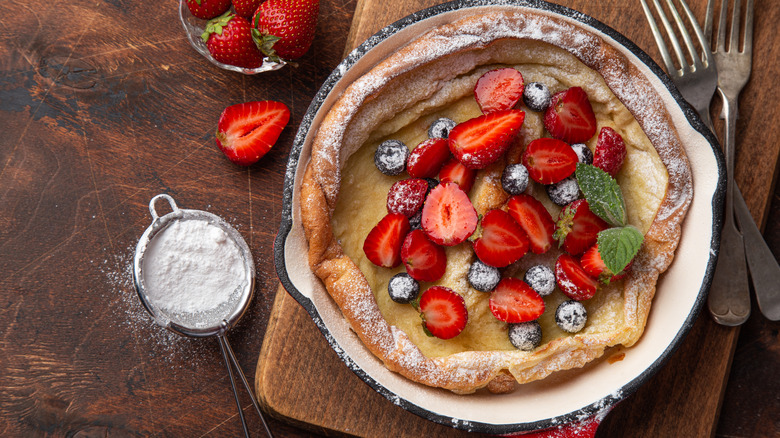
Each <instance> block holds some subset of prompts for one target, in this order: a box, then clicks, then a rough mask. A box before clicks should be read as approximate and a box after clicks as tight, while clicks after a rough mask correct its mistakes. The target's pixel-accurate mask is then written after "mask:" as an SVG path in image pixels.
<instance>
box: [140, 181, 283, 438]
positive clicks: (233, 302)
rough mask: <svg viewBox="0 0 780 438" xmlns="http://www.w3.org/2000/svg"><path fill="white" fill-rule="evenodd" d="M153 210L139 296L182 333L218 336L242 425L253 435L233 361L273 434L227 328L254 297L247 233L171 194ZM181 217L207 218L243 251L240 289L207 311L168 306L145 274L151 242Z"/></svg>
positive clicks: (167, 325) (143, 238) (144, 239)
mask: <svg viewBox="0 0 780 438" xmlns="http://www.w3.org/2000/svg"><path fill="white" fill-rule="evenodd" d="M160 200H165V201H167V202H168V205H169V206H170V208H171V210H172V211H171V212H170V213H168V214H165V215H163V216H160V215H159V214H158V213H157V210H156V207H155V204H156V203H157V202H158V201H160ZM149 212H150V213H151V215H152V224H151V225H150V226H149V227H148V228H147V229H146V231H144V233H143V235H142V236H141V238H140V239H139V241H138V245H136V249H135V256H134V258H133V281H134V283H135V288H136V291H137V292H138V296H139V298H140V299H141V303H143V305H144V308H145V309H146V310H147V312H149V314H150V315H151V316H152V318H154V321H155V323H157V324H158V325H160V326H162V327H164V328H166V329H168V330H170V331H172V332H174V333H176V334H178V335H181V336H188V337H195V338H204V337H212V336H214V337H216V338H217V341H219V346H220V350H221V351H222V357H223V358H224V360H225V366H226V368H227V370H228V374H229V376H230V385H231V386H232V388H233V395H234V396H235V399H236V405H237V406H238V414H239V417H240V419H241V425H242V426H243V428H244V434H245V435H246V436H247V437H249V429H248V427H247V424H246V419H245V418H244V414H243V410H242V409H241V403H240V401H239V399H238V390H237V389H236V383H235V379H234V377H233V368H232V367H231V362H232V364H233V366H234V367H235V368H236V371H238V375H239V377H240V378H241V381H242V383H243V384H244V387H245V388H246V391H247V392H248V393H249V397H250V398H251V400H252V404H253V405H254V407H255V409H256V410H257V413H258V414H259V415H260V419H261V420H262V422H263V427H264V428H265V432H266V433H267V434H268V436H269V437H271V436H272V435H271V431H270V430H269V428H268V424H267V423H266V421H265V418H264V417H263V414H262V412H261V411H260V406H259V405H258V403H257V399H256V398H255V396H254V394H253V392H252V389H251V387H250V386H249V383H248V382H247V379H246V376H245V375H244V372H243V371H242V370H241V367H240V366H239V364H238V361H237V360H236V357H235V354H234V353H233V349H232V348H231V347H230V343H229V342H228V340H227V337H226V334H227V331H228V330H229V329H230V328H231V327H233V326H234V325H235V324H236V323H237V322H238V320H239V319H241V317H242V316H243V315H244V313H245V312H246V309H247V307H249V303H250V302H251V301H252V296H253V293H254V282H255V269H254V261H253V259H252V253H251V252H250V251H249V247H248V246H247V244H246V242H245V241H244V239H243V237H241V234H239V232H238V231H237V230H236V229H235V228H233V227H232V226H230V224H228V223H227V222H225V220H223V219H222V218H220V217H219V216H217V215H215V214H212V213H209V212H207V211H202V210H186V209H180V208H179V207H178V206H177V205H176V202H175V201H174V200H173V198H172V197H170V196H168V195H165V194H160V195H157V196H155V197H153V198H152V200H151V201H149ZM179 221H204V222H207V223H208V225H210V226H215V227H217V228H219V229H220V230H222V231H223V232H224V233H225V234H226V235H227V237H228V238H229V239H230V240H231V241H232V243H234V244H235V245H236V247H237V248H238V251H239V253H240V255H241V257H240V258H241V261H242V262H243V275H242V278H241V279H240V281H239V283H238V286H237V287H236V289H235V290H233V291H231V294H230V297H229V299H227V300H224V301H223V302H220V303H218V305H216V306H212V307H211V308H209V309H207V310H204V311H197V312H187V311H171V310H170V309H166V308H165V307H164V306H161V305H159V304H160V303H159V302H156V300H155V298H154V297H152V296H151V294H150V293H149V289H148V287H147V286H148V285H147V284H146V279H145V277H144V261H145V258H144V256H145V255H146V254H147V250H148V249H149V247H150V245H151V244H152V242H153V241H154V239H155V238H156V237H157V236H159V235H160V233H161V232H162V231H164V230H165V229H167V228H168V227H169V226H171V225H173V224H174V223H176V222H179Z"/></svg>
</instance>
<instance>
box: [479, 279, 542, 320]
mask: <svg viewBox="0 0 780 438" xmlns="http://www.w3.org/2000/svg"><path fill="white" fill-rule="evenodd" d="M489 305H490V311H491V312H492V313H493V315H494V316H495V317H496V318H498V319H499V320H501V321H504V322H508V323H518V322H528V321H534V320H536V319H539V317H540V316H542V313H544V299H542V296H541V295H539V293H538V292H536V291H535V290H533V289H531V286H529V285H528V284H527V283H526V282H524V281H523V280H520V279H518V278H514V277H506V278H503V279H502V280H501V281H500V282H499V283H498V286H496V288H495V289H494V290H493V292H491V294H490V302H489Z"/></svg>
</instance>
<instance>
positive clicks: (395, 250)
mask: <svg viewBox="0 0 780 438" xmlns="http://www.w3.org/2000/svg"><path fill="white" fill-rule="evenodd" d="M409 228H410V226H409V219H408V218H407V217H406V216H404V215H402V214H400V213H389V214H387V215H386V216H385V217H383V218H382V220H380V221H379V223H378V224H376V226H374V228H373V229H372V230H371V231H370V232H369V233H368V236H367V237H366V240H365V241H364V242H363V252H364V253H365V254H366V257H368V259H369V260H370V261H371V263H373V264H375V265H377V266H381V267H383V268H394V267H396V266H398V265H400V264H401V245H403V243H404V238H405V237H406V234H407V233H408V232H409Z"/></svg>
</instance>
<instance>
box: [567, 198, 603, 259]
mask: <svg viewBox="0 0 780 438" xmlns="http://www.w3.org/2000/svg"><path fill="white" fill-rule="evenodd" d="M557 226H558V229H557V230H555V235H554V236H553V237H554V238H555V239H556V240H558V244H559V245H562V246H563V249H564V250H565V251H566V252H568V253H569V254H572V255H578V254H582V253H583V252H585V250H586V249H588V248H590V247H591V246H592V245H593V244H594V243H596V239H598V234H599V231H601V230H606V229H607V228H609V224H607V223H606V222H604V220H603V219H601V218H600V217H598V216H596V215H595V214H594V213H593V212H592V211H590V207H589V205H588V201H586V200H585V199H578V200H576V201H574V202H572V203H571V204H569V205H567V206H566V207H564V208H563V210H561V213H560V214H559V215H558V223H557Z"/></svg>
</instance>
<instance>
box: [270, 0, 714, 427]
mask: <svg viewBox="0 0 780 438" xmlns="http://www.w3.org/2000/svg"><path fill="white" fill-rule="evenodd" d="M489 5H501V6H513V7H514V6H517V7H525V8H531V9H536V10H539V11H546V12H549V13H552V14H556V15H559V16H563V17H568V18H570V19H572V20H575V21H577V22H579V24H581V25H584V26H586V27H590V28H592V29H591V30H593V31H595V32H597V33H601V34H603V36H605V37H607V38H611V39H612V40H614V41H615V43H616V44H617V45H620V46H623V47H624V48H625V49H627V50H628V51H629V52H631V53H632V54H633V55H634V56H635V57H636V58H638V63H637V64H638V65H639V64H642V65H643V67H646V68H647V69H648V70H649V71H650V73H651V74H652V75H654V76H656V77H657V79H658V80H659V81H660V83H662V84H663V86H664V87H665V88H666V89H667V91H668V93H669V95H670V96H671V98H672V99H673V101H674V102H675V103H676V105H677V108H669V110H670V112H671V111H672V110H675V111H679V112H680V114H682V117H683V118H684V120H685V121H687V123H688V124H689V125H690V126H689V127H690V128H691V129H692V130H693V131H695V133H697V135H699V136H700V138H699V139H697V141H696V145H695V146H696V150H695V151H692V150H689V148H690V147H691V146H689V145H688V144H686V152H687V153H688V154H689V158H691V163H692V165H695V164H696V161H697V160H698V161H701V160H702V159H703V160H704V161H705V162H706V163H707V164H706V165H707V166H708V168H707V169H703V170H702V169H700V171H702V174H703V175H709V178H710V179H711V180H712V181H711V184H710V185H709V186H707V189H706V190H704V191H703V192H701V191H700V190H698V188H697V187H695V188H694V190H695V194H694V197H695V198H694V199H695V200H696V198H697V197H698V198H699V199H702V197H704V199H703V201H700V202H699V205H701V206H702V207H699V208H701V210H703V213H704V215H705V217H706V218H707V220H708V222H709V223H706V224H704V225H709V227H701V225H702V224H700V223H699V224H697V225H699V228H705V232H706V233H707V235H706V236H705V237H708V241H705V242H703V245H708V246H707V248H706V254H707V255H708V260H707V264H706V268H705V269H704V272H703V274H702V278H701V284H700V287H699V289H698V291H695V294H696V295H695V297H692V298H693V299H692V301H691V306H690V308H689V311H688V313H687V315H685V317H684V318H683V320H682V323H681V324H680V325H679V327H678V329H677V331H676V333H675V334H674V336H673V337H672V340H671V342H670V343H669V344H668V345H667V346H666V348H665V349H664V350H663V351H662V353H661V354H659V355H658V356H657V357H655V359H654V360H653V361H652V363H651V364H650V365H649V366H647V367H646V368H644V369H642V370H641V371H639V372H637V374H636V376H635V377H634V378H633V379H632V380H630V381H629V382H627V383H626V384H625V385H623V386H622V387H621V388H620V390H619V391H614V392H612V393H610V394H608V395H606V396H604V397H600V398H599V399H598V400H594V401H593V402H592V403H590V404H588V405H587V406H583V407H581V408H580V409H577V410H575V411H572V412H569V413H566V414H562V415H556V416H552V417H550V418H546V419H541V420H538V421H531V422H518V423H511V422H510V423H501V424H494V423H490V422H480V421H472V420H464V419H462V418H456V417H454V416H450V415H443V414H441V413H438V412H436V411H435V410H434V409H431V408H430V407H426V406H421V405H420V404H417V403H413V402H410V401H409V400H407V399H405V398H403V397H399V396H398V395H397V394H395V393H394V392H393V391H392V390H391V389H389V388H387V387H386V386H385V385H383V384H381V383H380V382H379V381H378V380H377V379H376V378H375V377H374V376H372V375H371V374H370V373H368V372H367V371H366V370H364V369H363V368H362V367H361V366H360V365H358V363H356V361H355V360H354V358H352V357H350V355H349V354H348V353H347V352H346V351H345V349H344V348H343V346H342V345H340V344H339V342H338V341H337V339H336V338H335V337H334V336H333V334H332V333H331V329H330V328H329V327H328V326H327V324H326V322H325V321H324V319H323V317H322V315H321V314H320V311H318V309H317V307H316V306H315V303H314V302H313V301H312V300H311V299H310V298H309V296H307V293H308V292H310V291H301V290H300V289H299V286H297V285H296V284H295V281H294V279H293V278H291V277H293V276H295V275H298V274H297V272H296V271H297V270H301V269H302V270H307V269H308V264H307V261H306V260H307V256H306V252H305V251H306V248H301V247H300V245H299V244H295V245H293V244H290V242H291V240H292V239H290V236H291V233H293V234H294V233H295V232H294V227H296V226H297V227H298V228H300V227H301V225H300V223H299V222H298V221H296V218H295V215H296V209H295V208H294V199H295V194H296V191H297V190H298V189H299V183H300V181H299V178H300V176H301V175H302V172H301V171H300V169H303V168H305V165H306V162H307V161H308V156H303V157H302V153H306V154H307V153H308V151H307V149H306V147H307V146H308V142H309V141H310V139H311V136H312V134H313V132H310V130H312V131H316V125H315V123H316V120H317V116H318V111H319V110H320V109H321V108H322V107H323V104H325V103H326V102H327V103H329V102H330V99H332V96H329V95H330V93H331V91H333V90H334V89H336V90H337V92H340V91H341V90H340V89H339V88H341V89H343V87H344V85H343V84H341V83H340V81H341V80H342V79H344V81H345V82H346V81H349V80H350V79H352V80H353V79H354V78H350V77H349V73H350V69H351V68H352V67H353V66H355V65H356V64H357V63H359V62H360V61H361V59H363V58H364V57H366V55H367V54H369V55H370V54H371V51H372V49H374V48H376V47H377V46H378V45H380V44H381V43H382V42H384V41H386V40H387V39H388V38H391V37H393V36H394V35H396V34H398V33H399V32H402V31H404V30H406V29H408V28H409V27H410V26H414V25H415V24H419V23H422V22H424V21H425V20H427V19H430V18H435V17H437V16H439V15H441V14H447V13H449V12H453V11H459V10H464V9H467V8H473V7H482V6H489ZM325 110H327V108H325ZM312 128H313V129H312ZM305 151H306V152H305ZM702 156H703V157H704V158H701V157H702ZM299 167H300V169H299ZM724 169H725V168H724V163H723V156H722V153H721V150H720V147H719V146H718V142H717V139H716V138H715V137H714V136H713V134H712V133H711V132H710V131H709V130H708V129H707V128H706V127H705V125H704V124H703V122H702V121H701V119H700V118H699V117H698V115H697V113H696V112H695V111H694V109H693V108H692V107H691V106H690V105H689V104H688V103H687V102H685V101H684V100H683V98H682V95H680V93H679V91H678V90H677V88H676V87H675V86H674V84H673V83H672V81H671V79H669V77H668V76H666V74H665V73H664V72H663V70H662V69H661V68H660V67H659V66H658V65H657V64H656V63H655V62H654V61H653V60H652V59H651V58H650V57H649V56H648V55H647V54H646V53H645V52H643V51H642V50H641V49H640V48H639V47H637V46H636V45H635V44H634V43H632V42H631V41H629V40H628V39H627V38H626V37H624V36H623V35H621V34H620V33H618V32H617V31H615V30H614V29H612V28H610V27H609V26H607V25H605V24H603V23H601V22H599V21H598V20H596V19H594V18H592V17H589V16H587V15H584V14H582V13H580V12H577V11H574V10H572V9H569V8H566V7H563V6H559V5H555V4H551V3H547V2H544V1H541V0H506V1H490V0H456V1H452V2H449V3H444V4H441V5H438V6H434V7H431V8H428V9H424V10H421V11H419V12H416V13H414V14H412V15H409V16H407V17H405V18H403V19H401V20H399V21H397V22H395V23H393V24H391V25H389V26H387V27H385V28H384V29H382V30H380V31H379V32H377V33H376V34H375V35H374V36H372V37H371V38H369V39H368V40H366V41H365V42H364V43H363V44H361V45H360V46H359V47H358V48H356V49H355V50H354V51H353V52H352V53H350V54H349V55H348V56H347V58H346V59H344V60H343V61H342V62H341V63H340V64H339V65H338V67H337V68H336V69H335V70H334V71H333V73H331V75H330V76H329V77H328V78H327V79H326V81H325V83H324V84H323V86H322V88H320V90H319V92H318V93H317V95H316V96H315V98H314V100H313V101H312V103H311V105H310V106H309V109H308V111H307V112H306V114H305V116H304V118H303V120H302V121H301V125H300V127H299V130H298V133H297V135H296V137H295V140H294V143H293V146H292V149H291V151H290V157H289V161H288V165H287V173H286V176H285V183H284V194H283V210H282V221H281V225H280V229H279V233H278V234H277V237H276V241H275V244H274V260H275V264H276V271H277V275H278V276H279V279H280V281H281V283H282V285H283V286H284V288H285V289H286V290H287V292H288V293H290V295H292V296H293V298H295V299H296V300H297V301H298V302H299V303H300V304H301V306H303V308H304V309H306V311H307V312H308V313H309V315H310V316H311V318H312V320H313V321H314V322H315V324H316V325H317V327H318V328H319V329H320V331H321V332H322V334H323V335H324V336H325V338H326V339H327V340H328V342H329V344H330V345H331V347H332V348H333V349H334V350H335V351H336V352H337V353H338V355H339V357H340V358H341V360H342V361H344V363H345V364H346V365H347V366H348V367H349V368H350V369H351V370H352V371H353V372H354V373H355V374H357V375H358V376H359V377H360V378H361V379H362V380H364V381H365V382H366V383H367V384H368V385H369V386H371V387H372V388H373V389H374V390H376V391H377V392H379V393H380V394H382V395H383V396H384V397H386V398H387V399H388V400H390V401H392V402H393V403H395V404H397V405H399V406H401V407H402V408H404V409H406V410H408V411H410V412H412V413H414V414H417V415H419V416H421V417H423V418H426V419H428V420H431V421H434V422H437V423H440V424H443V425H447V426H451V427H455V428H458V429H464V430H469V431H473V432H481V433H489V434H509V433H515V432H523V431H538V430H544V429H550V428H558V427H560V425H562V424H572V423H577V424H582V423H583V420H584V419H588V418H595V425H597V424H598V421H600V420H601V418H603V415H605V414H606V412H608V411H609V409H610V408H611V407H612V406H614V405H615V404H616V403H618V402H619V401H620V400H622V399H624V398H625V397H627V396H628V395H630V394H632V393H633V392H634V391H635V390H636V389H637V388H638V387H639V386H640V385H641V384H643V383H644V382H645V381H647V380H648V379H649V378H650V377H651V376H653V375H654V374H655V373H656V372H657V371H658V370H659V369H660V368H661V367H662V366H663V364H664V363H666V361H667V360H668V358H669V357H670V356H671V355H672V353H673V352H674V351H675V350H676V349H677V347H678V346H679V344H680V342H681V341H682V339H683V338H684V337H685V335H686V334H687V333H688V332H689V331H690V329H691V327H692V326H693V323H694V321H695V320H696V317H697V316H698V313H699V310H700V309H701V307H702V305H703V303H704V301H705V298H706V294H707V291H708V290H709V287H710V284H711V282H712V274H713V270H714V266H715V262H716V259H717V252H718V245H719V242H720V228H721V225H722V221H723V202H724V194H725V178H726V176H725V170H724ZM695 170H696V169H694V185H695V186H696V181H697V176H699V178H698V179H699V180H701V179H702V178H701V176H700V175H697V174H696V171H695ZM296 176H297V177H298V178H296ZM692 208H694V207H693V206H692ZM690 216H691V214H690V213H689V218H688V219H687V220H688V221H691V220H692V219H691V218H690ZM684 237H685V236H684ZM298 238H300V237H298ZM705 240H707V239H705ZM705 257H706V256H705ZM678 259H679V257H678V258H676V260H678ZM291 260H294V262H292V263H291ZM294 272H295V275H291V274H292V273H294ZM692 293H694V292H692ZM651 316H652V315H651ZM592 433H595V426H593V427H592Z"/></svg>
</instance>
